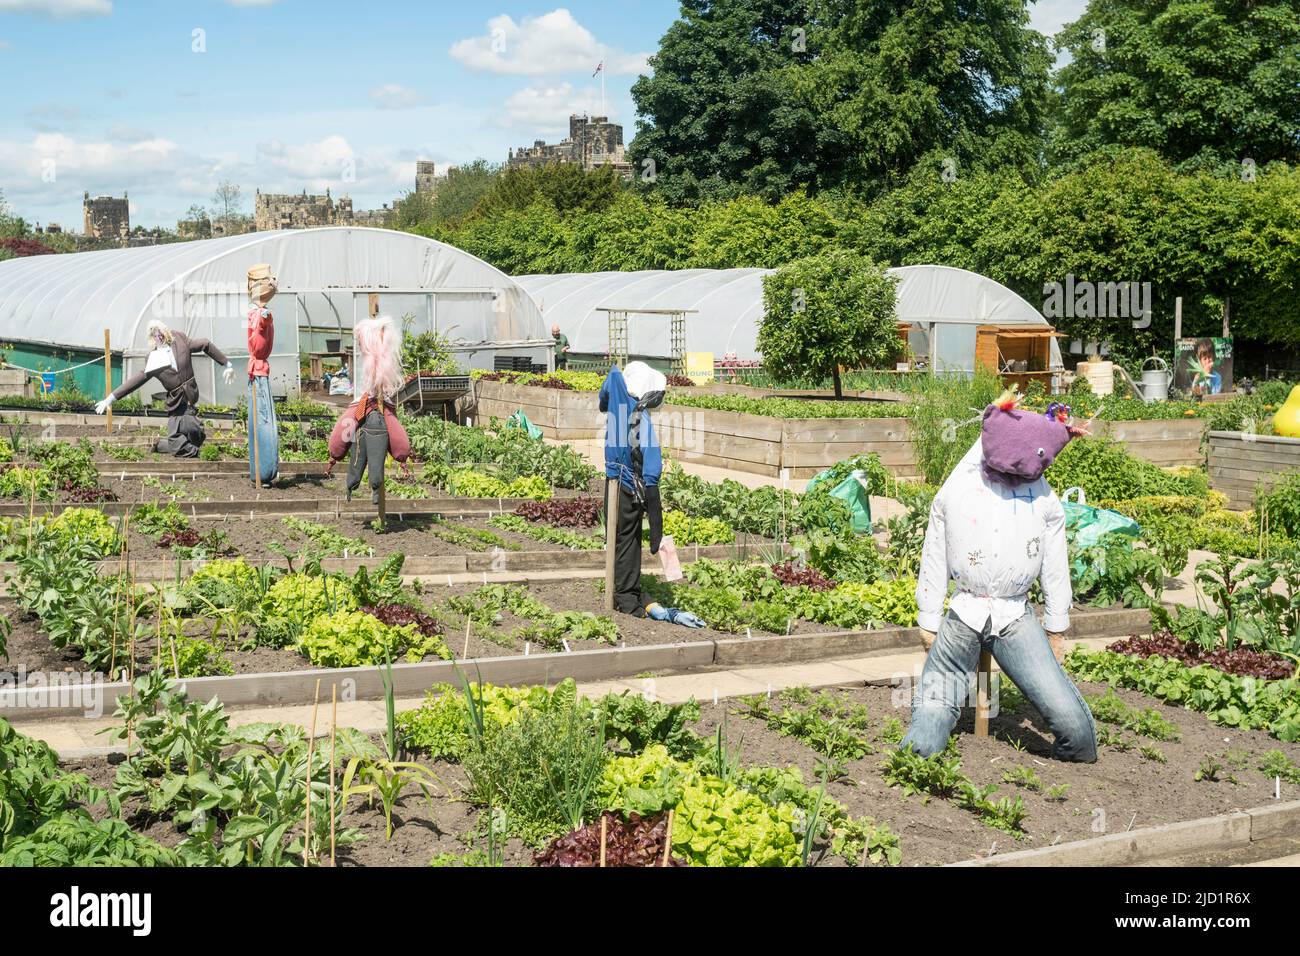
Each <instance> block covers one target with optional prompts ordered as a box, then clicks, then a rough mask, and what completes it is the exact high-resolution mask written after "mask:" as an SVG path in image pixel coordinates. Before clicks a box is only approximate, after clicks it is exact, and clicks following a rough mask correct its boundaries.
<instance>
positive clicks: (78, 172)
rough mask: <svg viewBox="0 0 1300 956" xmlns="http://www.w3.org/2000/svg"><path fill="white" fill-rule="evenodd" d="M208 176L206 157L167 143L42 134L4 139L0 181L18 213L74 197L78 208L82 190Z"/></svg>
mask: <svg viewBox="0 0 1300 956" xmlns="http://www.w3.org/2000/svg"><path fill="white" fill-rule="evenodd" d="M204 174H205V166H204V163H203V161H202V160H201V159H199V158H197V157H195V156H192V155H190V154H187V153H186V152H185V151H184V150H182V149H181V147H180V146H178V145H177V144H176V143H173V142H170V141H169V140H165V139H150V140H145V141H142V142H139V143H132V144H130V145H125V146H124V145H119V144H114V143H108V142H78V141H77V140H75V139H73V138H72V137H71V136H68V135H67V134H66V133H41V134H38V135H37V136H35V137H34V138H33V139H31V140H30V141H27V142H19V141H17V140H0V180H3V181H4V183H5V195H6V198H8V199H9V201H10V202H11V203H12V204H13V205H14V207H15V208H18V209H27V208H36V209H40V208H45V209H48V208H50V207H56V206H60V205H61V204H66V203H68V197H69V196H73V195H75V198H76V201H77V203H78V204H79V203H80V197H81V193H82V190H88V191H89V192H90V193H91V194H92V195H121V194H122V191H123V190H131V191H136V190H139V191H141V192H149V191H151V190H154V189H157V187H158V184H159V183H160V182H166V183H178V182H183V181H187V180H188V181H194V180H196V179H198V178H201V177H203V176H204ZM32 218H35V217H32ZM44 218H50V217H49V216H48V215H46V216H44Z"/></svg>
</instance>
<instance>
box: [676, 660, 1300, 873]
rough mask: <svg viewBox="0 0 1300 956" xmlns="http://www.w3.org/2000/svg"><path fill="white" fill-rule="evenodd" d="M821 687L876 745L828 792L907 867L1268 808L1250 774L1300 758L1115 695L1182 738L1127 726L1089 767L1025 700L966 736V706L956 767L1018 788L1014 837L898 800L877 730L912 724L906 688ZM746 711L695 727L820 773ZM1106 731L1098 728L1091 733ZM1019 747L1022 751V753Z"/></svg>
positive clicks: (809, 757)
mask: <svg viewBox="0 0 1300 956" xmlns="http://www.w3.org/2000/svg"><path fill="white" fill-rule="evenodd" d="M1079 689H1080V690H1081V691H1082V692H1083V693H1084V694H1085V695H1091V694H1102V693H1104V692H1105V691H1106V687H1105V686H1104V685H1097V684H1080V685H1079ZM828 693H830V694H833V695H834V696H835V697H836V698H838V699H840V700H843V701H845V702H848V703H853V704H862V705H865V706H866V707H867V709H868V712H869V713H870V715H871V716H872V718H873V720H872V728H873V730H874V731H875V741H874V746H875V747H876V751H877V752H876V753H874V754H869V755H868V756H866V757H864V758H863V759H861V760H856V761H851V762H849V763H848V775H847V777H845V778H844V779H842V780H839V781H835V782H832V783H830V784H829V785H828V787H827V793H828V795H829V796H831V797H834V798H835V799H836V800H838V801H840V802H841V803H843V804H844V805H845V806H846V807H847V808H848V810H849V812H850V813H851V814H852V815H853V816H855V817H860V816H869V817H872V818H873V819H875V820H876V822H877V823H881V822H883V823H887V824H888V825H889V827H890V829H891V830H893V831H894V832H895V833H897V834H898V835H899V837H900V841H901V842H900V845H901V847H902V851H903V863H904V865H924V864H940V863H955V862H959V861H962V860H970V859H976V858H979V857H985V856H988V855H989V854H990V853H991V852H996V853H1010V852H1014V851H1017V850H1026V849H1034V848H1038V847H1045V846H1049V845H1052V844H1054V843H1068V842H1070V841H1072V840H1086V839H1090V838H1092V837H1096V836H1102V835H1104V834H1107V833H1117V832H1123V831H1125V830H1129V829H1136V828H1141V827H1150V826H1158V825H1160V824H1164V823H1175V822H1178V821H1182V820H1193V819H1197V818H1200V817H1207V816H1214V815H1216V814H1220V813H1230V812H1233V811H1237V810H1243V809H1247V808H1250V807H1261V806H1266V805H1268V804H1270V803H1272V802H1274V781H1273V780H1272V778H1266V777H1264V775H1263V774H1261V773H1260V772H1259V771H1258V770H1257V769H1255V768H1256V767H1257V766H1258V764H1259V756H1260V755H1261V754H1262V753H1264V752H1265V751H1268V750H1281V751H1283V752H1284V753H1286V754H1287V755H1288V756H1289V757H1290V758H1291V759H1292V760H1297V761H1300V744H1296V743H1292V744H1287V743H1283V742H1281V741H1279V740H1277V739H1275V738H1272V737H1270V736H1269V735H1268V734H1267V733H1264V732H1262V731H1237V730H1234V729H1231V728H1226V727H1219V726H1217V725H1215V724H1212V723H1210V722H1209V721H1208V720H1207V719H1206V718H1205V717H1204V716H1202V715H1201V714H1199V713H1196V712H1194V711H1189V710H1184V709H1182V708H1178V707H1172V706H1169V705H1167V704H1163V703H1161V702H1159V701H1156V700H1154V699H1153V698H1150V697H1146V696H1145V695H1142V694H1139V693H1137V692H1135V691H1126V690H1119V691H1116V693H1117V694H1118V695H1119V696H1120V697H1121V698H1123V699H1124V700H1125V701H1126V702H1128V703H1129V704H1131V705H1133V706H1135V707H1143V708H1146V707H1151V708H1154V709H1155V710H1157V711H1159V712H1160V714H1161V715H1162V716H1164V717H1165V718H1166V719H1168V720H1170V721H1172V722H1173V723H1174V724H1176V725H1177V727H1178V730H1179V735H1180V739H1179V740H1177V741H1155V740H1150V739H1147V738H1144V737H1135V736H1134V735H1133V734H1132V733H1129V732H1125V734H1124V736H1125V737H1127V738H1129V739H1132V740H1133V741H1134V746H1133V748H1132V749H1131V750H1129V751H1127V752H1120V751H1119V750H1116V749H1115V748H1113V747H1106V746H1103V747H1102V748H1101V751H1100V755H1099V757H1098V760H1097V763H1095V764H1076V763H1062V762H1060V761H1056V760H1053V759H1052V758H1051V756H1050V750H1051V741H1052V736H1051V732H1050V731H1049V730H1048V729H1047V726H1046V724H1045V723H1044V721H1043V719H1042V717H1041V716H1040V715H1039V714H1038V712H1037V711H1036V710H1034V708H1033V707H1031V706H1030V705H1028V704H1025V705H1023V707H1022V708H1021V709H1020V710H1019V711H1017V712H1016V713H1002V714H999V715H998V716H997V717H995V718H993V720H992V721H991V722H990V728H989V729H990V736H989V737H986V738H976V737H974V736H973V735H972V734H973V730H974V716H973V713H972V712H971V711H969V710H968V711H966V712H965V713H964V714H963V716H962V719H961V721H960V722H959V723H958V725H957V729H956V731H955V732H956V733H957V734H958V735H959V737H958V749H959V752H960V754H961V764H962V765H961V771H962V772H963V773H964V774H966V775H967V776H968V777H969V778H970V779H971V780H972V781H974V783H976V784H977V785H981V786H983V785H988V784H996V785H997V786H998V788H999V793H998V794H997V795H996V796H995V797H994V799H998V798H999V797H1002V796H1011V795H1015V794H1019V795H1020V797H1021V798H1022V800H1023V802H1024V806H1025V809H1026V811H1027V814H1026V817H1025V822H1024V829H1025V834H1024V835H1023V836H1022V837H1020V838H1016V837H1014V836H1012V835H1010V834H1008V833H1005V832H1003V831H1001V830H997V829H993V828H991V827H989V826H987V825H985V824H984V823H982V822H980V819H979V818H978V817H977V816H975V815H974V814H973V813H970V812H968V811H966V810H963V809H961V808H959V807H958V806H957V805H956V804H955V803H953V802H951V801H949V800H943V799H939V798H936V797H931V798H929V800H928V801H927V800H925V799H924V798H922V797H920V796H915V795H914V796H908V797H904V796H903V795H902V792H901V791H900V790H898V789H896V788H891V787H889V786H888V785H887V784H886V783H885V782H884V778H883V776H882V774H881V772H880V765H881V763H882V761H883V759H884V755H885V753H886V752H887V751H888V749H889V748H890V747H891V746H892V745H891V744H889V743H888V742H886V741H885V740H883V739H881V738H880V730H881V728H882V727H883V725H884V723H885V722H886V721H887V720H889V719H890V718H891V717H892V718H896V719H897V720H898V721H899V722H900V723H901V724H902V725H903V726H904V727H906V726H907V725H908V724H909V723H910V717H911V712H910V705H909V703H908V700H907V695H906V694H904V693H900V692H899V691H897V690H894V689H891V688H886V687H857V688H852V689H837V690H832V691H828ZM746 710H747V708H746V707H745V706H744V705H743V704H741V703H740V702H738V701H727V702H723V705H720V706H719V707H716V708H715V707H712V706H710V705H708V704H706V705H705V706H704V715H703V719H702V720H701V721H700V722H699V724H698V725H697V727H696V729H697V730H698V731H699V732H701V733H704V734H711V733H713V732H714V731H715V729H716V728H717V727H718V725H719V724H720V723H721V724H723V726H724V728H725V730H724V733H725V736H726V738H727V740H728V741H730V742H731V745H732V746H738V747H739V748H740V751H741V757H742V761H743V763H744V764H746V765H762V766H778V767H782V766H797V767H799V768H800V770H801V771H802V772H803V776H804V780H805V781H806V782H811V781H814V780H816V779H817V776H816V772H815V770H814V767H815V765H816V762H817V756H818V755H817V754H816V753H815V752H813V751H812V750H810V749H809V748H808V747H806V746H805V745H804V744H803V743H801V742H800V741H798V740H796V739H793V738H791V737H783V736H781V735H780V734H778V733H776V732H775V731H774V730H772V729H771V728H770V727H769V726H768V725H767V724H766V723H764V722H762V721H759V720H753V719H745V718H744V717H743V716H742V715H743V713H744V712H745V711H746ZM724 722H725V723H724ZM1107 726H1108V725H1106V724H1100V723H1099V724H1098V730H1099V731H1101V730H1102V729H1103V728H1105V727H1107ZM1111 729H1112V730H1118V728H1114V727H1112V728H1111ZM1017 746H1019V747H1021V748H1023V749H1022V750H1017V749H1016V748H1017ZM1142 746H1149V747H1152V748H1154V750H1155V751H1158V752H1159V753H1160V754H1162V755H1163V756H1164V757H1165V758H1166V760H1167V763H1159V762H1157V761H1155V760H1152V759H1148V758H1147V757H1144V756H1142V754H1141V753H1140V752H1139V748H1140V747H1142ZM1207 757H1215V758H1216V759H1217V760H1218V761H1219V762H1220V763H1222V764H1223V765H1224V769H1222V770H1220V771H1219V773H1218V776H1219V780H1218V781H1217V782H1211V781H1196V780H1194V777H1195V774H1196V771H1197V770H1198V768H1199V767H1200V766H1201V763H1202V761H1204V760H1205V758H1207ZM1017 766H1022V767H1027V768H1029V769H1030V770H1032V771H1033V772H1034V773H1035V774H1036V775H1037V776H1038V777H1039V779H1040V780H1041V782H1042V790H1041V791H1038V792H1035V791H1031V790H1025V789H1020V788H1017V787H1016V786H1015V785H1013V784H1010V783H1004V782H1003V780H1002V775H1003V774H1004V773H1005V772H1007V771H1009V770H1011V769H1012V768H1014V767H1017ZM1233 780H1235V782H1232V781H1233ZM1058 784H1060V785H1064V786H1066V787H1068V790H1067V791H1066V794H1065V798H1064V799H1063V800H1049V799H1047V797H1046V795H1045V794H1046V791H1047V789H1048V788H1049V787H1052V786H1053V785H1058ZM1281 791H1282V800H1284V801H1285V800H1296V799H1300V787H1297V786H1295V785H1290V784H1286V783H1283V784H1282V785H1281ZM825 862H826V863H829V864H832V865H842V861H839V860H834V859H826V860H825Z"/></svg>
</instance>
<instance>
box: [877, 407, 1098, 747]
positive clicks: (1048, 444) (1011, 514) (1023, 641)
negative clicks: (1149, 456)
mask: <svg viewBox="0 0 1300 956" xmlns="http://www.w3.org/2000/svg"><path fill="white" fill-rule="evenodd" d="M1085 431H1086V429H1084V428H1082V427H1080V426H1077V425H1075V424H1074V423H1073V421H1072V420H1071V418H1070V409H1069V408H1068V407H1067V406H1065V405H1061V404H1058V403H1053V404H1052V405H1051V406H1050V407H1049V408H1048V410H1047V412H1046V413H1042V412H1033V411H1029V410H1027V409H1022V408H1018V407H1017V399H1016V396H1015V395H1014V394H1013V393H1011V392H1007V393H1004V394H1003V396H1002V397H1001V398H999V399H998V401H996V402H994V403H993V404H992V405H990V406H989V407H988V408H986V409H985V410H984V414H983V416H982V424H981V428H980V437H979V440H978V441H976V442H975V444H974V445H972V446H971V448H970V451H968V452H967V453H966V455H965V457H963V458H962V460H961V461H960V462H959V463H958V464H957V467H956V468H954V469H953V472H952V474H951V475H949V476H948V479H947V480H946V481H945V482H944V484H943V487H942V488H940V489H939V493H938V494H937V495H935V498H934V503H933V504H932V505H931V507H930V523H929V526H928V527H927V529H926V534H925V548H924V550H923V551H922V554H921V570H920V574H919V575H918V581H917V586H916V602H917V607H918V608H919V611H918V613H917V625H918V626H919V627H920V629H921V632H922V640H923V642H924V643H925V645H926V647H927V648H928V651H929V653H928V655H927V656H926V661H925V669H924V670H923V671H922V674H921V681H920V684H919V685H918V687H917V689H916V692H915V694H914V695H913V700H912V724H911V727H910V728H909V730H908V733H907V736H906V737H905V738H903V742H902V743H901V744H900V746H902V747H911V748H913V749H914V750H915V751H916V752H917V753H919V754H921V755H922V756H927V757H928V756H930V755H931V754H935V753H939V752H940V751H942V750H943V749H944V748H945V747H946V746H947V743H948V737H949V735H950V734H951V733H952V730H953V728H954V727H955V726H956V724H957V719H958V717H959V716H960V714H961V707H962V705H963V704H964V703H965V702H966V701H967V699H968V697H969V695H970V687H971V682H972V678H973V677H974V675H975V672H976V669H977V667H978V664H979V656H980V652H981V651H982V650H987V651H989V652H990V653H991V654H992V656H993V658H994V659H995V660H996V661H997V662H998V665H999V667H1000V668H1001V670H1002V672H1003V673H1004V674H1006V675H1007V677H1009V678H1010V679H1011V680H1012V681H1013V682H1014V683H1015V685H1016V686H1017V687H1018V688H1019V689H1020V690H1021V691H1022V692H1023V693H1024V695H1025V697H1026V698H1028V700H1029V702H1030V703H1031V704H1033V705H1034V707H1035V708H1037V710H1038V712H1039V713H1040V714H1042V715H1043V718H1044V720H1045V721H1046V722H1047V725H1048V728H1049V729H1050V730H1051V732H1052V734H1053V736H1054V738H1055V739H1054V742H1053V744H1052V756H1053V757H1056V758H1057V759H1058V760H1069V761H1080V762H1086V763H1091V762H1092V761H1094V760H1096V759H1097V734H1096V727H1095V725H1094V724H1093V721H1092V714H1091V712H1090V711H1089V710H1088V707H1087V705H1086V704H1084V702H1083V698H1082V697H1081V696H1080V695H1079V692H1078V690H1077V689H1076V688H1075V686H1074V684H1073V683H1072V682H1071V681H1070V678H1069V676H1068V675H1066V673H1065V671H1064V670H1063V669H1062V667H1061V664H1060V659H1061V657H1062V654H1063V649H1064V636H1063V635H1064V632H1065V631H1066V630H1067V629H1068V628H1069V626H1070V602H1071V600H1072V594H1071V590H1070V568H1069V561H1068V559H1067V557H1066V540H1065V510H1064V509H1063V508H1062V507H1061V502H1060V499H1059V498H1057V496H1056V493H1055V492H1053V491H1052V489H1051V487H1050V486H1049V485H1048V484H1047V481H1046V480H1045V479H1044V478H1043V472H1044V471H1046V470H1047V467H1048V466H1049V465H1051V463H1052V462H1053V461H1054V460H1055V459H1056V456H1057V455H1058V454H1060V453H1061V450H1062V449H1063V448H1065V446H1066V445H1067V444H1068V443H1069V441H1070V439H1071V438H1073V437H1074V436H1075V435H1078V434H1082V433H1084V432H1085ZM1036 581H1037V582H1040V583H1041V585H1042V592H1043V598H1044V602H1043V603H1044V607H1043V616H1042V621H1041V623H1040V621H1039V619H1038V616H1037V614H1036V613H1035V611H1034V609H1033V608H1032V607H1030V606H1029V603H1028V597H1029V590H1030V588H1031V587H1032V586H1033V585H1034V583H1035V582H1036ZM950 584H951V585H952V588H951V590H952V594H951V598H950V597H949V590H950ZM945 603H946V604H947V610H946V613H945Z"/></svg>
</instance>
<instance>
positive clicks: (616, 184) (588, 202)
mask: <svg viewBox="0 0 1300 956" xmlns="http://www.w3.org/2000/svg"><path fill="white" fill-rule="evenodd" d="M626 190H627V186H626V184H625V183H624V182H623V180H622V179H621V178H620V177H619V175H618V173H617V172H615V171H614V169H613V168H612V167H609V166H602V167H601V168H600V169H596V170H591V171H588V170H586V169H583V168H582V167H581V166H579V165H576V164H574V163H559V162H555V163H546V164H544V165H541V166H507V167H506V168H505V169H503V170H502V171H501V172H500V173H499V174H497V175H496V176H494V177H492V180H491V184H490V186H489V188H488V189H487V190H486V191H485V192H484V194H483V197H482V199H481V200H479V202H478V205H477V207H476V209H475V215H476V216H494V215H499V214H500V213H502V212H506V211H515V212H518V211H520V210H523V209H527V208H528V207H529V206H531V205H533V204H534V203H536V202H538V201H541V202H543V203H545V204H546V205H548V206H550V207H551V208H552V209H554V210H555V211H556V212H558V213H561V214H565V213H571V212H572V213H583V212H597V211H600V210H602V209H606V208H608V207H609V206H610V205H612V204H613V202H614V201H615V200H616V199H617V198H618V197H619V195H621V194H622V193H623V192H625V191H626Z"/></svg>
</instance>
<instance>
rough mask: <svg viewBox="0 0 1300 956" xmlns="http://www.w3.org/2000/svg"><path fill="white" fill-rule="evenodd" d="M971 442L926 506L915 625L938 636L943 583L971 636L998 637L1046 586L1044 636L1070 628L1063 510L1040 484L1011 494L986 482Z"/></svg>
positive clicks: (980, 459)
mask: <svg viewBox="0 0 1300 956" xmlns="http://www.w3.org/2000/svg"><path fill="white" fill-rule="evenodd" d="M983 462H984V451H983V447H982V445H981V441H980V440H979V439H976V441H975V444H974V445H973V446H971V449H970V451H968V452H967V453H966V455H965V457H963V458H962V460H961V461H960V462H959V463H958V464H957V467H956V468H954V469H953V472H952V474H951V475H949V476H948V480H947V481H945V482H944V484H943V487H942V488H940V489H939V493H938V494H937V495H935V497H934V503H933V504H932V505H931V506H930V525H929V527H928V528H927V529H926V532H925V548H924V550H923V551H922V553H921V572H920V576H919V580H918V581H917V585H916V603H917V606H918V608H919V613H918V614H917V616H916V622H917V625H918V626H919V627H921V628H923V629H925V630H927V631H931V632H937V631H938V630H939V623H940V621H941V620H942V619H943V602H944V598H945V597H947V595H948V580H949V578H951V579H952V580H954V581H956V582H957V593H956V594H954V595H953V598H952V601H951V602H950V604H949V607H950V608H951V610H952V611H953V613H954V614H956V615H957V616H958V617H959V618H961V620H962V622H963V623H964V624H966V625H967V626H968V627H970V628H971V629H972V630H974V631H983V629H984V626H985V624H987V623H989V621H990V619H991V620H992V633H994V634H997V633H999V632H1000V631H1001V630H1002V629H1003V628H1005V627H1006V626H1007V625H1008V624H1010V623H1011V622H1013V621H1015V620H1016V619H1018V618H1019V617H1020V616H1021V615H1022V614H1024V613H1025V602H1026V600H1027V598H1028V596H1029V589H1030V587H1032V586H1033V583H1034V581H1035V580H1037V579H1038V578H1039V577H1040V576H1041V578H1042V584H1043V597H1044V613H1043V629H1044V630H1046V631H1049V632H1051V633H1060V632H1062V631H1064V630H1066V629H1067V628H1068V627H1069V626H1070V602H1071V600H1072V599H1073V594H1072V592H1071V590H1070V563H1069V557H1068V552H1067V549H1066V543H1065V509H1064V508H1062V507H1061V500H1060V499H1059V498H1057V497H1056V493H1055V492H1054V491H1052V489H1051V487H1050V486H1049V485H1048V484H1047V480H1046V479H1044V478H1038V479H1037V480H1036V481H1031V482H1027V483H1026V484H1023V485H1020V486H1019V487H1016V488H1011V487H1008V486H1006V485H1003V484H1000V483H999V482H995V481H992V480H990V479H989V478H988V477H987V476H986V475H985V474H984V469H983Z"/></svg>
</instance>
